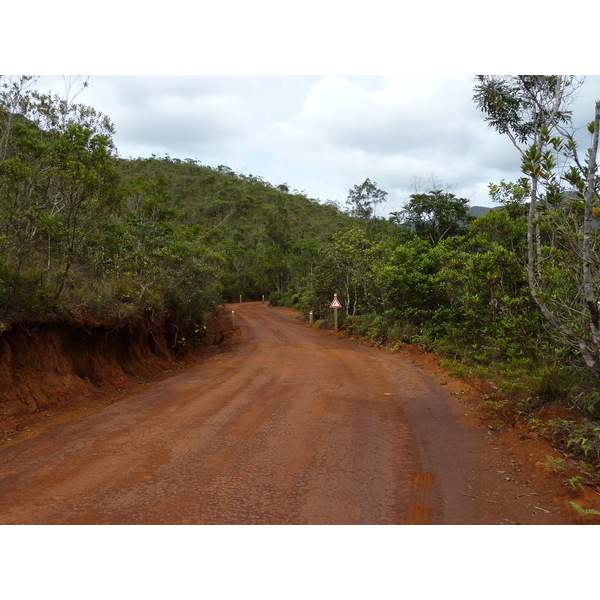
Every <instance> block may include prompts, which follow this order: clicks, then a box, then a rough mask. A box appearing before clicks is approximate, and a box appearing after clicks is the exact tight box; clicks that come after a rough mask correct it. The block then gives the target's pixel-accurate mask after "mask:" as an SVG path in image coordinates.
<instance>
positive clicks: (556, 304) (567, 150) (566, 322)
mask: <svg viewBox="0 0 600 600" xmlns="http://www.w3.org/2000/svg"><path fill="white" fill-rule="evenodd" d="M579 83H580V82H579V81H577V80H576V78H575V77H573V76H557V75H552V76H505V77H496V76H483V75H482V76H479V77H478V78H477V81H476V85H475V88H474V100H475V103H476V105H477V106H478V107H479V108H480V109H481V111H482V112H483V114H484V118H485V119H486V121H487V122H488V124H489V125H490V126H491V127H493V128H494V129H496V130H497V131H498V132H500V133H502V134H504V135H507V136H508V137H509V139H510V140H511V141H512V143H513V145H514V146H515V148H516V149H517V151H518V152H519V154H520V157H521V169H522V172H523V174H524V175H525V176H526V177H527V178H528V181H529V183H528V188H529V197H528V200H529V207H528V217H527V279H528V287H529V291H530V293H531V296H532V298H533V300H534V301H535V303H536V305H537V306H538V307H539V309H540V311H541V313H542V315H543V316H544V318H545V319H546V321H547V322H548V323H549V324H550V325H551V326H552V328H553V330H554V331H555V333H556V335H557V336H559V337H560V338H561V339H562V340H565V341H567V342H568V343H569V344H570V345H571V346H572V347H573V348H574V349H575V350H576V351H577V352H579V353H580V354H581V356H582V358H583V360H584V363H585V365H586V366H587V368H588V369H589V370H590V371H591V372H592V373H594V374H595V375H596V376H598V377H600V313H599V310H598V299H599V290H600V254H599V249H598V244H599V242H600V240H599V239H598V228H597V226H596V224H595V220H594V207H595V205H596V204H597V203H598V181H597V177H596V170H597V165H596V156H597V149H598V130H599V129H600V102H596V106H595V118H594V121H593V122H592V123H590V124H589V125H588V130H589V132H590V135H591V140H590V145H589V148H588V151H587V156H586V159H585V160H583V159H582V158H581V157H580V154H579V148H578V142H577V140H576V139H575V129H574V128H573V126H572V122H571V114H570V112H569V111H568V110H567V108H568V105H569V101H570V100H571V99H572V97H573V94H574V92H575V91H576V89H577V87H578V84H579Z"/></svg>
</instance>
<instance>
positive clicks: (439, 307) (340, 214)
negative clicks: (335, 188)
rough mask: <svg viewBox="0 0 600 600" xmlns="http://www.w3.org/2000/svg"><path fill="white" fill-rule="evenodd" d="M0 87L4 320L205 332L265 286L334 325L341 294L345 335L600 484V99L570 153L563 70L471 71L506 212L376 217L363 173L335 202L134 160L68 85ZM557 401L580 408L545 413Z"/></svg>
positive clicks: (447, 206) (449, 206) (455, 201)
mask: <svg viewBox="0 0 600 600" xmlns="http://www.w3.org/2000/svg"><path fill="white" fill-rule="evenodd" d="M0 85H1V86H2V87H1V89H0V311H1V312H0V332H1V331H5V330H8V329H10V328H11V327H13V326H14V324H15V323H18V322H20V321H23V320H26V321H32V320H37V321H39V322H46V321H48V320H54V321H60V320H61V319H63V320H69V319H70V320H79V321H81V322H85V320H86V319H94V320H97V321H102V320H110V321H117V322H121V323H132V322H135V321H136V320H138V319H141V318H144V315H145V314H147V312H148V311H171V312H173V313H174V314H176V315H177V317H178V319H180V320H181V321H182V322H184V321H185V322H187V323H188V324H189V326H190V328H191V330H193V331H196V332H198V331H201V330H202V325H203V323H205V322H206V320H207V319H208V315H210V314H211V313H212V311H213V310H214V308H215V307H216V306H217V305H218V304H220V303H223V302H226V301H237V300H239V297H240V296H242V298H243V299H245V300H252V299H254V300H259V299H261V298H262V296H263V295H265V296H266V297H267V298H268V299H269V300H270V302H271V304H273V305H286V306H290V307H293V308H295V309H297V310H299V311H301V312H302V313H303V315H304V316H305V318H306V319H308V314H309V312H310V311H312V312H313V315H314V320H315V322H316V324H317V325H319V326H323V327H331V326H332V319H333V317H332V314H331V313H332V311H331V310H330V309H329V304H330V302H331V299H332V297H333V293H334V292H335V293H337V295H338V298H339V299H340V301H341V302H342V304H343V310H342V311H340V312H341V313H342V314H341V315H340V327H341V328H342V329H343V330H344V331H345V332H346V333H347V334H349V335H356V336H363V337H366V338H368V339H370V340H371V341H372V342H373V343H375V344H381V345H387V346H388V347H390V348H392V349H394V348H399V347H401V346H402V345H403V344H406V343H410V344H416V345H419V346H421V347H423V348H425V349H429V350H432V351H435V352H436V353H438V355H439V356H440V357H442V358H443V360H444V361H445V364H446V365H447V366H448V367H450V368H451V369H453V371H454V372H455V374H457V375H459V376H461V377H464V378H466V379H469V380H470V381H473V382H475V381H484V382H487V385H486V387H485V389H484V388H482V390H481V391H482V402H484V403H485V405H486V406H487V407H489V408H490V410H493V411H495V413H496V414H498V415H503V418H504V420H505V421H506V422H510V421H511V419H515V418H521V419H525V420H527V421H528V422H529V425H530V428H531V430H532V431H536V432H537V433H539V434H540V435H544V436H546V437H547V438H548V439H550V440H551V441H552V442H553V443H555V444H556V445H557V447H560V448H561V449H562V450H563V451H564V452H565V453H566V454H567V455H569V456H570V457H571V459H572V460H576V461H578V462H579V464H580V466H581V468H582V469H584V471H585V472H586V477H588V479H589V481H591V482H593V483H596V484H598V483H599V479H598V471H599V468H600V386H599V377H600V314H599V310H598V306H599V304H598V302H599V300H600V298H599V292H600V257H599V256H598V250H599V243H600V236H599V234H598V231H599V229H598V220H597V217H598V215H600V202H599V201H598V184H597V180H596V177H595V174H596V149H597V144H598V130H599V128H600V127H599V118H600V116H599V115H600V108H599V107H598V106H597V107H596V112H595V117H594V111H593V107H591V109H592V111H591V115H592V116H593V117H594V121H593V122H592V123H590V124H589V125H588V133H589V139H588V142H587V145H586V146H585V148H582V149H580V144H581V143H582V142H581V141H580V139H579V138H576V137H575V135H574V129H573V128H572V127H571V123H570V116H569V113H568V112H567V110H566V108H565V102H566V100H567V99H568V96H569V93H570V91H571V90H574V89H575V88H576V82H575V81H574V80H573V79H572V78H559V77H521V78H518V77H515V78H491V77H482V78H480V79H479V80H478V81H477V83H476V87H475V90H474V99H475V102H476V104H477V106H479V108H480V109H481V110H482V115H483V118H485V119H486V120H487V121H488V122H489V124H490V125H491V126H492V127H494V128H495V129H497V130H498V132H499V133H500V134H502V135H508V136H509V137H510V138H511V140H513V142H514V143H515V148H516V150H515V151H516V152H518V153H520V155H521V159H522V169H523V177H522V178H521V179H519V180H518V181H515V182H505V181H501V182H496V183H491V184H490V196H491V198H492V199H493V200H494V202H495V203H496V205H497V206H496V208H495V209H494V210H492V211H490V212H489V213H488V214H486V215H484V216H481V217H478V218H476V219H474V218H472V217H470V216H469V210H468V202H467V200H466V199H464V198H459V197H456V196H455V195H454V194H453V193H451V192H449V191H447V190H444V189H438V186H435V185H432V187H431V189H427V190H420V191H418V192H415V193H414V194H413V195H412V196H411V197H410V198H409V199H408V201H407V202H406V204H405V206H404V208H403V209H402V210H401V211H399V212H397V213H393V214H392V215H390V216H389V217H388V218H382V217H379V216H377V214H378V207H379V206H380V205H381V204H382V203H383V202H384V200H385V197H386V193H385V192H384V191H383V190H381V189H379V188H378V187H377V183H375V182H371V181H370V180H369V179H367V180H365V181H364V182H362V183H360V184H357V185H356V186H354V188H352V189H351V190H350V191H349V194H348V199H347V204H346V206H343V207H342V206H340V205H337V204H335V203H325V204H324V203H320V202H318V201H315V200H312V199H309V198H307V197H306V196H305V194H304V193H301V192H298V191H296V190H293V191H290V189H289V188H288V187H287V186H286V185H279V186H273V185H271V184H270V183H268V182H266V181H263V180H262V179H261V178H259V177H255V176H252V175H242V174H237V173H235V172H233V171H232V170H231V169H229V168H227V167H225V166H218V167H209V166H205V165H202V164H201V163H200V162H199V161H197V160H191V159H188V160H179V159H171V158H169V157H162V158H159V157H156V156H154V157H152V158H140V159H129V160H125V159H122V158H119V157H118V155H117V150H116V148H115V147H114V144H113V141H112V135H113V133H114V129H113V125H112V123H111V122H110V119H109V118H108V117H106V116H104V115H101V114H99V113H97V112H96V111H95V110H94V109H93V108H90V107H86V106H82V105H80V104H77V103H76V102H75V97H72V98H67V99H65V98H59V97H57V96H50V95H48V94H43V93H40V92H38V91H36V90H35V79H33V78H8V79H2V80H0ZM440 187H441V186H440ZM548 406H560V407H562V408H564V409H565V410H570V411H572V415H573V416H572V418H561V419H554V420H550V421H542V420H541V419H540V411H541V410H542V409H544V408H545V407H548ZM575 483H579V480H578V481H577V482H573V485H575Z"/></svg>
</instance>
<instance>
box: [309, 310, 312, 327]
mask: <svg viewBox="0 0 600 600" xmlns="http://www.w3.org/2000/svg"><path fill="white" fill-rule="evenodd" d="M308 324H309V325H310V326H311V327H312V326H313V311H312V310H311V311H310V312H309V313H308Z"/></svg>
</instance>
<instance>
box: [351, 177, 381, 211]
mask: <svg viewBox="0 0 600 600" xmlns="http://www.w3.org/2000/svg"><path fill="white" fill-rule="evenodd" d="M386 197H387V192H384V191H383V190H381V189H379V188H378V187H377V183H373V182H371V180H370V179H365V180H364V181H363V182H362V183H361V184H357V185H355V186H354V187H353V188H352V189H351V190H350V191H349V192H348V200H347V201H346V204H347V205H348V206H349V207H350V214H351V215H352V216H353V217H355V218H357V219H362V220H364V221H369V220H371V219H374V218H376V216H377V207H378V206H379V205H380V204H383V203H384V202H385V199H386Z"/></svg>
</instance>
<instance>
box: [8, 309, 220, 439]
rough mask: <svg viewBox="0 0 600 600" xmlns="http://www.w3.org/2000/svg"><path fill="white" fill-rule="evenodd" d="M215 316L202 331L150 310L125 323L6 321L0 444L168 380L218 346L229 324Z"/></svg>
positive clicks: (171, 314) (199, 327)
mask: <svg viewBox="0 0 600 600" xmlns="http://www.w3.org/2000/svg"><path fill="white" fill-rule="evenodd" d="M222 316H223V312H222V310H217V311H216V312H215V314H214V315H213V316H212V318H210V319H207V320H206V323H205V324H204V325H200V326H199V325H198V324H196V323H194V324H185V323H182V322H181V321H180V320H179V319H178V318H177V316H176V315H174V314H173V313H172V312H166V311H165V312H162V313H157V312H154V311H147V312H146V313H145V314H144V315H143V316H142V317H139V318H137V319H136V320H134V321H133V320H132V321H128V322H123V321H121V322H119V321H112V322H111V321H94V320H92V319H84V320H74V319H72V320H60V321H59V320H55V321H46V322H34V321H19V322H13V323H6V322H5V329H4V331H3V332H2V333H1V334H0V443H1V442H2V441H6V440H7V439H8V440H10V439H11V436H12V437H15V436H14V434H15V433H16V430H18V429H20V428H21V427H23V426H25V425H27V424H28V423H30V422H31V420H32V418H33V419H35V418H36V417H40V416H49V415H51V414H52V413H54V412H57V411H59V410H64V409H67V408H69V407H70V408H73V407H75V405H77V404H82V403H84V402H86V401H89V400H91V399H94V400H96V401H104V402H106V400H107V398H108V397H109V396H110V395H111V394H112V395H114V394H118V393H120V392H124V391H126V390H129V389H130V388H131V386H132V385H134V384H136V383H141V382H143V381H146V380H153V379H156V378H158V377H160V374H165V373H167V374H168V373H169V372H170V371H172V370H173V369H175V368H177V366H178V365H180V364H181V363H185V362H186V360H188V359H190V358H191V357H195V356H197V355H198V354H199V353H202V352H203V351H204V352H206V351H207V349H208V348H210V347H211V346H217V345H218V344H220V343H221V342H222V341H223V339H224V338H225V334H226V329H227V323H226V321H225V320H224V319H223V318H222Z"/></svg>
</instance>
